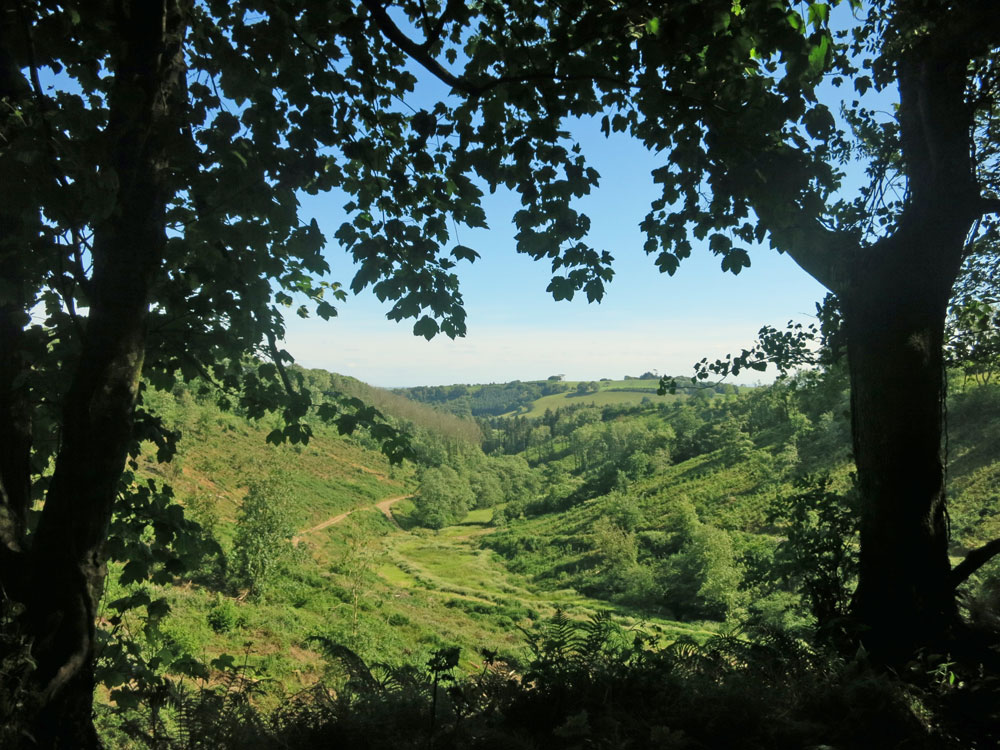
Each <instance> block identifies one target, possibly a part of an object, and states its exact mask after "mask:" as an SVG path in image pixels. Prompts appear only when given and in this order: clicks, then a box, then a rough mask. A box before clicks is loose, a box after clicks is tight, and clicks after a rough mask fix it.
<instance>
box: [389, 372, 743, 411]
mask: <svg viewBox="0 0 1000 750" xmlns="http://www.w3.org/2000/svg"><path fill="white" fill-rule="evenodd" d="M675 380H676V383H677V389H676V394H673V395H669V396H657V395H656V391H657V388H658V387H659V382H660V381H659V377H657V376H655V375H652V374H651V373H646V374H645V375H642V376H639V377H626V378H625V379H623V380H610V379H608V378H602V379H601V380H595V381H578V380H569V381H566V380H561V379H560V380H554V379H549V380H527V381H521V380H514V381H511V382H509V383H489V384H473V385H470V384H456V385H438V386H417V387H414V388H397V389H395V390H394V391H393V393H396V394H399V395H402V396H405V397H406V398H408V399H412V400H414V401H419V402H422V403H425V404H431V405H433V406H435V407H437V408H439V409H443V410H445V411H448V412H451V413H452V414H456V415H458V416H463V417H490V416H512V415H525V416H529V417H539V416H542V414H544V413H545V410H546V409H557V408H559V407H562V406H570V405H579V404H589V405H592V406H608V405H618V404H631V405H634V404H640V403H643V402H649V401H653V400H657V399H658V400H660V401H661V402H665V401H670V400H673V399H675V398H677V397H683V396H686V395H691V394H693V393H696V392H699V391H703V390H705V389H708V390H710V391H712V392H715V393H735V392H736V390H737V388H736V386H732V385H729V384H719V385H701V384H699V385H693V384H691V381H690V378H676V379H675Z"/></svg>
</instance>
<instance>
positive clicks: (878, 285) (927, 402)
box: [839, 43, 979, 664]
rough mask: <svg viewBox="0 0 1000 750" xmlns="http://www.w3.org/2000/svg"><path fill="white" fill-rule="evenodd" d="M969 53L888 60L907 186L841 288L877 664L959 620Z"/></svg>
mask: <svg viewBox="0 0 1000 750" xmlns="http://www.w3.org/2000/svg"><path fill="white" fill-rule="evenodd" d="M967 64H968V56H967V51H966V50H963V49H962V48H961V47H952V46H948V45H940V44H939V45H937V46H933V45H931V44H930V43H928V44H927V45H926V46H923V47H915V48H914V49H912V50H911V51H910V52H909V53H908V54H906V55H904V56H903V57H902V59H901V60H900V62H899V63H898V80H899V89H900V110H899V111H900V115H899V121H900V141H901V145H902V156H903V160H904V163H905V168H906V175H907V178H908V184H907V187H908V191H909V195H908V198H907V201H906V204H905V206H904V209H903V211H902V214H901V216H900V219H899V221H898V224H897V227H896V229H895V231H894V232H893V234H892V235H891V236H889V237H887V238H886V239H883V240H881V241H880V242H877V243H876V244H875V245H874V246H873V247H871V248H870V249H867V250H864V251H862V252H861V253H859V254H858V255H856V256H855V260H854V263H853V264H852V268H851V269H850V281H849V283H848V285H847V287H846V288H845V289H843V290H839V291H840V299H841V305H842V309H843V313H844V324H845V326H846V333H847V351H848V363H849V370H850V379H851V416H852V436H853V442H854V458H855V462H856V464H857V470H858V483H859V489H860V493H861V502H862V511H861V553H860V568H859V576H858V589H857V591H856V593H855V599H854V611H855V614H856V615H857V617H858V619H859V620H860V624H861V626H862V633H861V639H862V642H863V643H864V645H865V646H866V647H867V649H868V650H869V652H871V653H872V654H873V655H874V656H875V657H876V658H877V659H878V660H879V661H881V662H885V663H889V664H898V663H900V662H902V661H905V660H906V659H907V658H909V657H910V656H911V655H912V654H913V653H914V651H916V650H917V649H918V648H920V647H934V646H942V647H943V646H944V645H945V644H946V642H947V641H948V639H949V635H950V632H951V631H952V629H953V628H954V626H956V625H957V624H958V613H957V607H956V604H955V591H954V585H953V583H952V574H951V565H950V562H949V558H948V520H947V511H946V507H945V494H944V493H945V490H944V467H943V462H942V455H941V443H942V435H943V427H944V419H943V414H944V412H943V407H944V397H945V392H944V365H943V361H942V356H943V355H942V346H943V339H944V325H945V316H946V311H947V305H948V300H949V298H950V295H951V288H952V285H953V283H954V281H955V278H956V277H957V275H958V272H959V268H960V265H961V260H962V253H963V250H964V246H965V241H966V237H967V235H968V232H969V231H970V230H971V227H972V225H973V221H974V220H975V218H976V215H977V211H978V208H977V207H978V199H979V190H978V185H977V183H976V180H975V174H974V170H973V165H972V153H973V149H972V146H973V144H972V136H971V133H972V117H973V113H972V110H971V108H970V106H969V105H968V103H967V102H966V101H965V86H966V75H967Z"/></svg>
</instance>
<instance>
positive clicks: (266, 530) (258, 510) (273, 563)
mask: <svg viewBox="0 0 1000 750" xmlns="http://www.w3.org/2000/svg"><path fill="white" fill-rule="evenodd" d="M290 502H291V487H290V485H289V483H288V480H287V479H286V478H285V477H283V476H281V475H280V474H278V473H277V472H272V473H271V474H269V475H268V476H267V477H265V478H264V479H256V480H254V481H253V482H251V483H250V487H249V489H248V491H247V494H246V497H245V498H244V499H243V505H242V506H241V508H240V513H239V516H238V518H237V521H236V523H237V530H236V536H235V538H234V539H233V557H234V558H235V562H236V565H235V571H234V574H235V578H236V583H237V584H238V585H240V586H243V587H246V588H247V589H249V591H250V595H251V596H253V597H254V598H259V597H261V596H263V595H264V594H265V593H266V592H267V590H268V588H269V587H270V585H271V583H272V582H273V579H274V574H275V572H276V571H277V569H278V566H279V564H280V563H281V562H282V561H283V560H284V559H285V558H287V557H288V555H289V554H290V553H291V551H292V546H291V543H290V540H291V537H292V534H293V533H295V527H294V526H292V523H291V520H290V519H289V504H290Z"/></svg>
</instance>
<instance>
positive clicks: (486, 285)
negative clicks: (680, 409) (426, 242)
mask: <svg viewBox="0 0 1000 750" xmlns="http://www.w3.org/2000/svg"><path fill="white" fill-rule="evenodd" d="M574 135H575V136H576V137H577V138H579V139H581V141H582V142H583V143H584V145H585V153H586V154H587V157H588V161H589V162H590V163H591V164H592V165H593V166H594V167H595V168H596V169H597V170H598V171H599V172H600V173H601V186H600V188H599V189H598V190H597V191H595V193H594V194H592V195H591V196H588V197H587V198H586V199H585V200H582V201H580V203H579V204H578V205H579V206H580V208H581V209H582V210H583V211H585V212H586V213H587V214H588V215H589V216H590V218H591V220H592V230H591V234H590V240H591V243H592V244H593V246H594V247H596V248H598V249H605V250H608V251H610V252H611V254H612V255H613V256H614V257H615V264H614V268H615V278H614V280H613V281H612V282H611V284H610V285H609V286H608V289H607V294H606V296H605V299H604V300H603V301H602V302H601V303H600V304H597V303H593V304H588V303H587V302H586V299H585V297H581V296H578V298H576V299H574V300H573V301H571V302H565V301H563V302H555V301H554V300H553V299H552V297H551V296H550V295H549V294H548V293H547V292H546V291H545V287H546V286H547V285H548V281H549V278H550V277H551V269H550V268H549V266H548V264H547V263H546V262H536V261H533V260H532V259H530V258H528V257H526V256H522V255H519V254H518V253H516V252H515V251H514V240H513V235H514V230H513V227H512V224H511V221H510V218H511V216H512V215H513V212H514V211H515V210H516V208H517V200H516V198H515V197H513V196H511V195H503V194H501V193H500V192H499V191H498V193H497V194H496V195H494V196H490V200H489V202H488V204H487V206H486V208H487V220H488V222H489V224H490V227H491V228H490V230H489V231H485V230H477V231H469V230H465V231H463V232H462V233H461V234H460V236H459V238H458V240H459V241H460V242H461V243H462V244H465V245H469V246H471V247H474V248H475V249H476V250H478V251H479V253H480V255H481V256H482V257H481V258H480V259H479V260H477V261H476V262H475V263H473V264H467V263H462V264H461V265H460V266H459V276H460V278H461V283H462V291H463V295H464V298H465V301H466V310H467V312H468V321H467V323H468V334H467V335H466V337H465V338H463V339H457V340H455V341H451V340H449V339H447V337H444V336H439V337H438V338H435V339H434V340H433V341H430V342H428V341H426V340H425V339H423V338H421V337H415V336H413V334H412V330H411V326H412V321H410V322H403V323H395V322H392V321H389V320H386V318H385V313H386V312H387V310H388V308H389V305H388V304H383V303H381V302H379V301H378V300H377V299H376V298H375V296H374V295H373V294H371V293H370V292H368V291H366V292H364V293H362V294H360V295H351V296H350V297H349V298H348V300H347V302H345V303H342V304H341V305H339V306H338V309H339V312H340V315H339V317H338V318H336V319H334V320H332V321H329V322H327V321H322V320H318V319H309V320H305V321H303V320H299V319H294V320H293V319H289V321H288V335H287V337H286V347H287V348H288V350H289V351H290V352H291V353H292V354H293V355H294V356H295V358H296V360H297V361H299V362H300V363H301V364H302V365H304V366H307V367H322V368H324V369H327V370H332V371H335V372H339V373H342V374H345V375H352V376H354V377H357V378H359V379H361V380H364V381H366V382H369V383H372V384H374V385H379V386H386V387H388V386H411V385H429V384H450V383H482V382H503V381H508V380H515V379H517V380H532V379H541V378H545V377H547V376H549V375H553V374H557V373H559V374H565V375H566V377H567V379H569V380H596V379H598V378H601V377H610V378H621V377H623V376H624V375H626V374H630V375H639V374H641V373H643V372H645V371H646V370H653V369H655V370H658V371H659V372H660V373H670V374H676V375H689V374H690V373H691V367H692V364H693V363H694V362H696V361H697V360H699V359H701V358H702V357H706V356H707V357H709V358H712V359H714V358H716V357H722V356H724V355H725V354H726V353H728V352H737V351H739V349H740V348H741V347H744V346H748V345H749V344H750V343H751V342H752V341H753V339H754V336H755V334H756V332H757V330H758V329H759V328H760V326H761V325H763V324H765V323H766V324H771V325H776V326H781V325H783V324H784V323H785V322H786V321H788V320H789V319H793V318H794V319H796V320H801V321H805V320H808V318H809V316H811V315H813V314H814V313H815V303H816V302H817V301H819V300H820V299H821V298H822V297H823V295H824V291H823V289H822V287H821V286H820V285H819V284H817V283H816V282H815V281H813V280H812V279H811V278H810V277H809V276H807V275H806V274H805V273H804V272H803V271H801V270H800V269H799V268H798V266H796V265H795V263H794V262H793V261H792V260H791V259H790V258H789V257H787V256H783V255H779V254H777V253H776V252H774V251H772V250H768V249H766V248H763V247H762V248H757V249H754V250H752V251H751V259H752V265H751V267H750V268H747V269H744V270H743V271H742V273H740V275H739V276H733V275H732V274H731V273H724V272H723V271H722V270H721V268H720V265H719V264H720V259H719V258H718V257H716V256H714V255H712V254H711V253H710V252H709V251H708V249H707V247H705V248H698V247H697V246H696V250H695V252H694V253H693V254H692V257H691V258H689V259H687V260H686V261H684V262H683V263H682V264H681V267H680V270H679V271H678V272H677V273H676V274H675V275H674V276H672V277H670V276H667V275H665V274H660V273H659V272H658V270H657V269H656V266H655V265H654V264H653V259H652V258H651V257H649V256H647V255H646V254H645V253H644V252H643V251H642V245H643V242H644V241H645V237H644V236H643V235H642V233H641V232H640V231H639V229H638V225H639V222H640V221H641V219H642V218H643V216H644V215H645V213H646V211H647V209H648V206H649V202H650V200H651V199H652V198H653V197H655V195H656V189H655V186H654V185H653V182H652V178H651V177H650V175H649V170H650V168H651V167H653V166H654V165H655V163H656V160H655V157H653V156H652V155H650V154H649V153H648V152H647V151H646V150H645V149H644V148H643V147H642V146H640V145H639V144H638V143H636V142H634V141H632V140H631V139H629V138H628V137H626V136H624V135H622V134H618V136H617V137H615V138H612V139H610V140H609V139H605V138H604V136H603V135H601V134H600V132H599V129H598V126H597V123H596V122H585V123H581V124H580V125H579V127H578V128H576V129H575V130H574ZM342 202H343V201H342V200H341V199H339V198H338V197H336V196H332V195H327V196H318V197H315V198H312V197H304V198H303V209H304V210H303V215H304V216H307V217H312V216H315V218H316V220H317V221H318V222H319V224H320V227H321V228H322V229H323V230H324V232H325V233H326V235H327V236H328V237H332V235H333V233H334V231H335V230H336V228H337V227H338V226H339V224H340V222H341V221H343V218H344V214H343V212H342V210H341V209H340V205H341V204H342ZM699 249H700V250H702V251H701V252H699V251H698V250H699ZM327 253H328V257H329V259H330V263H331V266H332V268H333V278H334V279H335V280H337V281H340V282H341V283H344V284H345V286H346V285H347V283H348V282H349V281H350V279H351V278H352V277H353V275H354V268H353V265H352V263H351V260H350V257H349V256H348V255H347V254H346V253H344V252H343V251H342V250H341V249H340V248H339V247H338V246H337V245H336V241H335V240H333V241H331V243H330V245H329V246H328V248H327ZM770 377H771V376H770V375H769V374H761V373H753V374H750V375H749V376H747V377H746V378H743V379H741V380H742V382H754V381H756V380H761V379H763V380H767V379H769V378H770Z"/></svg>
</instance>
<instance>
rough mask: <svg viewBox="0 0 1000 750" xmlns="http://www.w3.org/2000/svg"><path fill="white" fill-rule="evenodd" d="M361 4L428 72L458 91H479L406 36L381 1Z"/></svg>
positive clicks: (392, 38)
mask: <svg viewBox="0 0 1000 750" xmlns="http://www.w3.org/2000/svg"><path fill="white" fill-rule="evenodd" d="M361 4H362V5H363V6H365V8H367V9H368V12H369V13H370V14H371V17H372V21H374V22H375V25H376V26H378V29H379V31H381V32H382V33H383V34H384V35H385V37H386V39H388V40H389V41H390V42H392V43H393V44H395V45H396V46H397V47H399V48H400V49H401V50H403V52H405V53H406V54H408V55H409V56H410V57H412V58H413V59H414V60H415V61H416V62H418V63H420V64H421V65H422V66H423V67H424V68H425V69H426V70H427V72H428V73H430V74H432V75H433V76H435V77H436V78H438V79H440V80H441V81H443V82H444V83H447V84H448V85H449V86H451V87H452V88H453V89H456V90H458V91H462V92H464V93H466V94H478V93H480V91H481V89H480V88H479V87H476V86H473V85H472V84H470V83H469V82H468V81H466V80H464V79H462V78H459V77H458V76H456V75H454V74H453V73H451V72H450V71H448V70H446V69H445V68H444V67H443V66H442V65H441V64H440V63H439V62H438V61H437V60H435V59H434V57H433V56H432V55H430V53H428V51H427V45H426V44H417V43H416V42H414V41H413V40H412V39H410V38H409V37H408V36H406V34H404V33H403V32H402V31H401V30H400V28H399V27H398V26H397V25H396V23H395V22H394V21H393V20H392V19H391V18H390V17H389V14H388V13H386V12H385V8H383V7H382V3H380V2H378V0H361ZM450 4H451V3H449V5H450ZM445 13H447V9H445ZM442 25H443V24H442Z"/></svg>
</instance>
